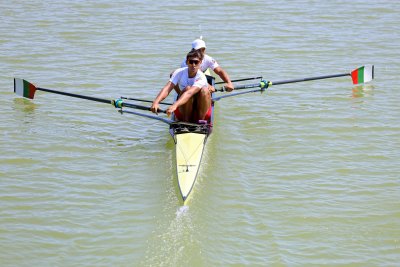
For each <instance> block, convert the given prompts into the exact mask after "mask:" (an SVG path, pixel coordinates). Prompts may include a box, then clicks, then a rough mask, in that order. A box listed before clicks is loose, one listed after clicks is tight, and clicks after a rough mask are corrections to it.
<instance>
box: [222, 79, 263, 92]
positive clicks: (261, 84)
mask: <svg viewBox="0 0 400 267" xmlns="http://www.w3.org/2000/svg"><path fill="white" fill-rule="evenodd" d="M269 85H271V82H269V81H266V80H261V81H260V82H259V83H252V84H245V85H238V86H235V90H240V89H250V88H256V87H260V88H262V89H267V88H268V86H269ZM215 91H217V92H225V91H226V89H225V86H222V87H221V88H220V89H215Z"/></svg>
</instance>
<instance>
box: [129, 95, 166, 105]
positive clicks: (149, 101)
mask: <svg viewBox="0 0 400 267" xmlns="http://www.w3.org/2000/svg"><path fill="white" fill-rule="evenodd" d="M121 99H126V100H133V101H140V102H146V103H153V101H152V100H146V99H140V98H133V97H125V96H121ZM159 104H163V105H172V103H167V102H160V103H159Z"/></svg>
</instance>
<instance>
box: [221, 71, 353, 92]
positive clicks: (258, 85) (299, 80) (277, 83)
mask: <svg viewBox="0 0 400 267" xmlns="http://www.w3.org/2000/svg"><path fill="white" fill-rule="evenodd" d="M350 75H351V74H350V73H340V74H331V75H323V76H314V77H308V78H300V79H291V80H282V81H276V82H269V86H271V85H280V84H288V83H297V82H306V81H314V80H323V79H330V78H337V77H343V76H350ZM255 87H261V84H260V83H253V84H245V85H237V86H235V90H240V89H249V88H255ZM216 91H220V92H224V91H225V88H224V87H222V88H221V89H216Z"/></svg>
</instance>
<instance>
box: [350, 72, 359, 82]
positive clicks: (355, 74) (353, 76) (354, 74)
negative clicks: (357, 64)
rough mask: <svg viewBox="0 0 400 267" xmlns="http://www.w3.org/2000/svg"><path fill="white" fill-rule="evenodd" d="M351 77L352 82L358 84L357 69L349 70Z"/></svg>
mask: <svg viewBox="0 0 400 267" xmlns="http://www.w3.org/2000/svg"><path fill="white" fill-rule="evenodd" d="M351 79H352V80H353V84H358V69H356V70H353V71H352V72H351Z"/></svg>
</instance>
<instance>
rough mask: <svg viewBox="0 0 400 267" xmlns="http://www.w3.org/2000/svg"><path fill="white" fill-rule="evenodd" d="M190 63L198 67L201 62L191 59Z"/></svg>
mask: <svg viewBox="0 0 400 267" xmlns="http://www.w3.org/2000/svg"><path fill="white" fill-rule="evenodd" d="M188 61H189V64H190V65H192V64H194V65H197V64H199V63H200V60H196V59H189V60H188Z"/></svg>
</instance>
